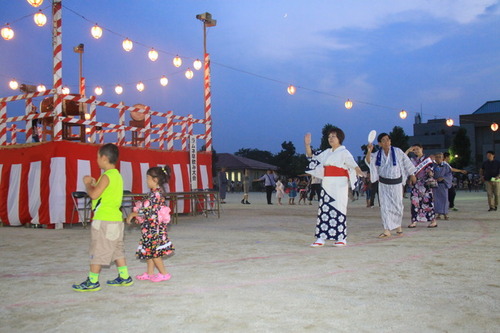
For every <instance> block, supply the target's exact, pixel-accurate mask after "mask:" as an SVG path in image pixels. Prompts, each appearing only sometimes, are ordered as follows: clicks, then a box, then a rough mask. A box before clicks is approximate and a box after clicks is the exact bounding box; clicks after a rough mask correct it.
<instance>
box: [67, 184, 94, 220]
mask: <svg viewBox="0 0 500 333" xmlns="http://www.w3.org/2000/svg"><path fill="white" fill-rule="evenodd" d="M71 198H72V199H73V211H72V212H71V222H73V218H74V216H75V212H77V214H78V222H82V224H83V227H84V228H87V222H90V212H91V209H92V207H91V206H92V200H90V197H89V196H88V195H87V192H81V191H76V192H73V193H71Z"/></svg>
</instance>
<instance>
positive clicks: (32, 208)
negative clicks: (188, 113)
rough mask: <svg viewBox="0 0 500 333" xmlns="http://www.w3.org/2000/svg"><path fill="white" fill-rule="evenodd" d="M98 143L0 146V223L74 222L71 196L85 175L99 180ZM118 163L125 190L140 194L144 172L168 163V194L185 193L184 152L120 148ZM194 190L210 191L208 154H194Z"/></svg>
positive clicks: (184, 209) (185, 205)
mask: <svg viewBox="0 0 500 333" xmlns="http://www.w3.org/2000/svg"><path fill="white" fill-rule="evenodd" d="M98 148H99V145H96V144H85V143H78V142H69V141H51V142H45V143H34V144H24V145H12V146H2V147H0V220H1V221H2V222H3V224H4V225H11V226H19V225H23V224H26V223H33V224H57V223H77V222H78V216H77V214H74V219H73V220H71V217H72V210H73V201H72V198H71V193H72V192H74V191H85V187H84V185H83V182H82V179H83V176H85V175H91V176H93V177H94V178H96V179H97V178H98V177H99V175H100V174H101V170H100V169H99V167H98V166H97V162H96V158H97V150H98ZM119 149H120V159H119V163H118V165H117V167H118V169H119V170H120V173H121V174H122V177H123V181H124V190H129V191H131V192H132V193H145V192H148V191H149V189H148V188H147V185H146V171H147V169H148V168H150V167H152V166H158V165H162V166H163V165H168V166H170V168H171V170H172V177H171V179H170V184H169V187H170V188H169V191H170V192H186V191H190V190H191V189H190V182H189V181H190V178H189V168H190V166H189V152H188V151H162V150H155V149H144V148H136V147H126V146H121V147H119ZM197 161H198V166H197V169H198V170H197V171H198V188H199V189H208V188H212V154H211V152H198V154H197ZM178 212H179V213H188V212H190V205H189V200H186V201H181V202H178Z"/></svg>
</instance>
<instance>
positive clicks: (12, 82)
mask: <svg viewBox="0 0 500 333" xmlns="http://www.w3.org/2000/svg"><path fill="white" fill-rule="evenodd" d="M9 88H10V89H12V90H16V89H17V88H19V83H17V81H16V80H10V82H9Z"/></svg>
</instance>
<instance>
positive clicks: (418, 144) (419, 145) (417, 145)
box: [413, 143, 424, 149]
mask: <svg viewBox="0 0 500 333" xmlns="http://www.w3.org/2000/svg"><path fill="white" fill-rule="evenodd" d="M413 146H415V147H420V148H422V149H424V147H423V146H422V145H421V144H420V143H415V144H414V145H413Z"/></svg>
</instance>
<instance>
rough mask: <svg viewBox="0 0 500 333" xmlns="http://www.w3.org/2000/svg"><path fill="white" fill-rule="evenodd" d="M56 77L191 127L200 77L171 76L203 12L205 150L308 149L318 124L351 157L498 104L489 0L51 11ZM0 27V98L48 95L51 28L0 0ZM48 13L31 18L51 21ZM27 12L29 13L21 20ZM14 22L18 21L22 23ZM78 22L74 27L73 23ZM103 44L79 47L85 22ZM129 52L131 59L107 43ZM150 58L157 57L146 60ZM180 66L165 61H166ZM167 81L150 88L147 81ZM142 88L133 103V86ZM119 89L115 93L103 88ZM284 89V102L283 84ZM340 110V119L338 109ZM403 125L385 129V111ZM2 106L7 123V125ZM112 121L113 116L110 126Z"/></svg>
mask: <svg viewBox="0 0 500 333" xmlns="http://www.w3.org/2000/svg"><path fill="white" fill-rule="evenodd" d="M62 3H63V28H62V30H63V31H62V32H63V80H64V85H67V86H69V87H70V88H71V90H72V92H76V91H77V89H78V88H77V82H78V81H77V80H78V55H77V54H76V53H74V52H73V47H74V46H76V45H78V44H79V43H84V44H85V54H84V56H83V64H84V76H85V77H86V80H87V86H88V88H87V95H90V94H93V89H94V88H95V86H97V85H100V86H102V87H103V89H104V94H103V95H102V96H101V97H100V98H99V99H100V100H104V101H108V102H119V101H123V102H124V103H125V104H127V105H133V104H136V103H142V104H146V105H149V106H151V108H152V109H153V110H155V111H167V110H172V111H173V112H174V114H179V115H188V114H193V116H194V117H195V118H203V114H204V111H203V110H204V104H203V72H202V71H195V77H194V78H193V79H192V80H187V79H186V78H185V77H184V71H185V70H186V69H187V67H191V68H192V62H193V60H195V59H196V58H199V59H201V60H202V59H203V27H202V23H201V22H200V21H199V20H197V19H196V18H195V16H196V15H197V14H201V13H204V12H210V13H211V14H212V16H213V18H214V19H216V20H217V26H216V27H213V28H209V29H208V37H207V47H208V52H209V53H210V55H211V59H212V118H213V141H214V149H215V150H216V151H217V152H219V153H234V152H236V151H237V150H239V149H240V148H257V149H261V150H268V151H271V152H273V153H277V152H279V151H280V150H281V143H282V142H283V141H292V142H293V143H294V145H295V147H296V148H297V151H298V152H299V153H303V152H304V148H303V136H304V134H305V133H306V132H311V133H312V135H313V146H314V147H318V146H319V144H320V135H321V129H322V128H323V126H324V125H325V124H327V123H330V124H333V125H336V126H338V127H340V128H342V129H343V130H344V131H345V133H346V140H345V141H344V144H345V146H346V147H347V148H348V149H349V150H350V151H351V152H352V153H353V155H355V156H357V155H361V149H360V146H361V145H362V144H364V143H366V138H367V135H368V132H369V131H370V130H372V129H375V130H376V131H377V132H389V131H391V130H392V128H393V127H394V126H401V127H403V128H404V130H405V132H406V133H407V134H408V135H412V134H413V122H414V117H415V115H416V113H418V112H421V113H422V116H423V121H424V122H426V121H427V120H429V119H434V118H450V117H451V118H452V119H454V121H455V124H458V122H459V115H461V114H470V113H472V112H474V111H475V110H476V109H478V108H479V107H480V106H481V105H483V104H484V103H485V102H486V101H491V100H498V99H500V1H494V0H446V1H445V0H443V1H440V0H436V1H429V0H380V1H373V0H352V1H347V0H336V1H335V0H329V1H328V0H324V1H319V0H307V1H305V0H287V1H284V0H283V1H282V0H275V1H263V0H254V1H229V0H210V1H203V0H192V1H191V0H182V1H163V0H162V1H160V0H156V1H153V0H142V1H138V0H136V1H123V0H120V1H118V0H106V1H97V0H88V1H80V0H63V2H62ZM0 4H1V7H0V8H1V10H0V24H1V25H2V27H3V25H4V24H6V23H10V25H11V27H12V28H13V29H14V31H15V37H14V39H12V40H10V41H5V40H3V39H0V63H1V64H2V66H1V67H0V96H11V95H14V94H17V92H13V91H12V90H11V89H10V88H9V87H8V82H9V81H10V80H11V79H12V78H15V79H17V80H18V81H19V82H20V83H21V82H25V83H29V84H35V85H36V84H39V83H44V84H45V85H46V86H48V87H50V86H51V85H52V46H51V25H50V23H48V24H47V25H45V26H44V27H37V26H36V25H35V24H34V23H33V19H32V17H31V15H32V14H34V13H35V12H37V11H38V10H37V9H35V8H33V7H31V6H30V5H29V4H28V3H27V2H26V1H24V0H16V1H13V0H0ZM50 4H51V2H50V1H48V0H45V1H44V3H43V4H42V6H41V7H40V8H41V9H42V10H43V11H44V13H45V14H46V15H47V17H48V18H49V20H50V18H51V12H50ZM28 15H30V16H28ZM25 16H28V17H26V18H23V17H25ZM82 16H83V18H82ZM95 23H97V24H99V25H100V26H101V27H102V28H103V29H104V33H103V37H102V38H100V39H99V40H96V39H94V38H92V37H91V35H90V29H91V27H92V26H93V25H94V24H95ZM125 37H128V38H130V39H131V40H133V41H134V42H135V45H134V49H133V50H132V51H131V52H128V53H127V52H125V51H124V50H123V49H122V47H121V43H122V40H123V39H124V38H125ZM151 47H154V48H155V49H156V50H158V51H159V58H158V60H157V61H156V62H152V61H150V60H149V59H148V56H147V53H148V51H149V49H150V48H151ZM177 54H178V55H179V56H181V57H182V58H183V65H182V66H181V67H180V68H176V67H174V66H173V64H172V59H173V57H174V56H175V55H177ZM162 75H166V76H167V77H168V79H169V84H168V85H167V86H166V87H162V86H161V85H160V84H159V78H160V77H161V76H162ZM138 81H143V82H144V84H145V85H146V89H145V90H144V91H143V92H141V93H139V92H138V91H137V90H136V88H135V85H136V83H137V82H138ZM116 84H121V85H123V87H124V90H125V91H124V93H123V94H122V95H116V94H115V93H114V90H113V89H114V86H115V85H116ZM290 84H293V85H295V86H296V87H297V92H296V94H295V95H293V96H292V95H289V94H288V93H287V87H288V85H290ZM348 98H349V99H351V100H352V101H353V103H354V106H353V108H352V109H350V110H347V109H346V108H345V107H344V102H345V100H347V99H348ZM401 109H405V110H407V111H408V118H407V119H405V120H402V119H400V118H399V111H400V110H401ZM22 112H23V110H22V109H21V108H19V112H18V114H16V113H15V112H14V111H12V110H11V109H9V111H8V115H9V116H14V115H20V114H22ZM115 119H117V118H115Z"/></svg>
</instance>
